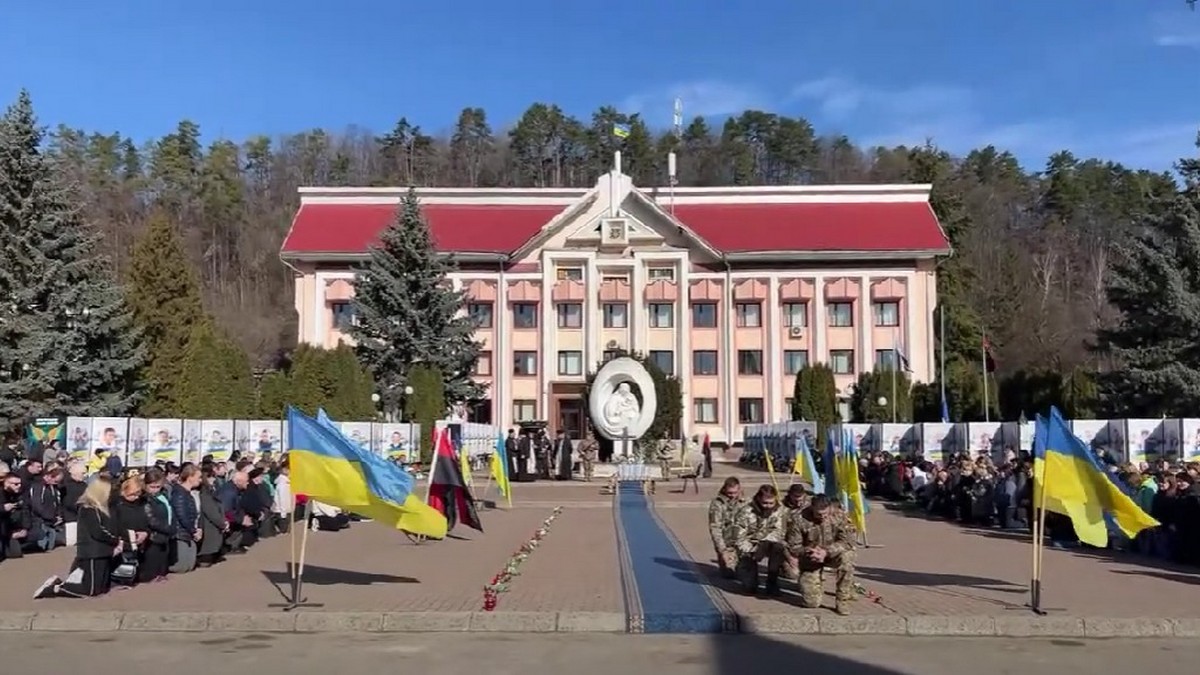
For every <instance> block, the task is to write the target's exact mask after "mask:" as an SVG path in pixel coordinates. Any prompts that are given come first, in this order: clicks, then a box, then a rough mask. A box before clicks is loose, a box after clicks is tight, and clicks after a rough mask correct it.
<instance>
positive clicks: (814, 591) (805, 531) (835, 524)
mask: <svg viewBox="0 0 1200 675" xmlns="http://www.w3.org/2000/svg"><path fill="white" fill-rule="evenodd" d="M854 537H855V531H854V527H853V526H851V525H850V522H849V521H848V520H847V519H846V517H845V516H844V515H842V512H841V510H840V509H835V508H834V506H833V504H832V503H831V501H830V499H829V497H827V496H825V495H816V496H814V497H813V498H812V502H811V503H809V505H808V508H806V509H803V510H801V511H796V512H793V513H792V516H791V518H789V519H788V522H787V537H786V541H787V550H788V552H789V553H791V554H792V555H794V556H796V558H797V559H798V562H799V566H800V580H799V584H798V585H799V587H800V604H801V606H803V607H812V608H815V607H820V606H821V598H822V596H823V595H824V594H825V589H824V587H823V585H822V579H821V572H822V571H823V570H826V569H831V570H834V571H835V572H836V573H837V589H836V591H835V593H836V597H837V604H836V605H835V607H834V611H836V612H837V613H838V614H843V615H844V614H848V613H849V602H850V600H851V599H852V598H853V595H854Z"/></svg>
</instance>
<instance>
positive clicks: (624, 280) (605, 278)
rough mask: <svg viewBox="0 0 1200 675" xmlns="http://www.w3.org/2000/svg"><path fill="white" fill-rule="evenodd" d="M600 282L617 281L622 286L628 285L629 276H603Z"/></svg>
mask: <svg viewBox="0 0 1200 675" xmlns="http://www.w3.org/2000/svg"><path fill="white" fill-rule="evenodd" d="M601 281H619V282H621V283H623V284H627V283H629V275H627V274H605V275H604V276H603V277H602V278H601Z"/></svg>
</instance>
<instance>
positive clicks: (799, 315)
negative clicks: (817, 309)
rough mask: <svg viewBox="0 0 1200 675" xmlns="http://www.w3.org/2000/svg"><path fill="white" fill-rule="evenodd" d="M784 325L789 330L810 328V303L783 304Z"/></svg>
mask: <svg viewBox="0 0 1200 675" xmlns="http://www.w3.org/2000/svg"><path fill="white" fill-rule="evenodd" d="M783 325H784V326H787V327H788V328H805V327H806V326H808V303H807V302H785V303H783Z"/></svg>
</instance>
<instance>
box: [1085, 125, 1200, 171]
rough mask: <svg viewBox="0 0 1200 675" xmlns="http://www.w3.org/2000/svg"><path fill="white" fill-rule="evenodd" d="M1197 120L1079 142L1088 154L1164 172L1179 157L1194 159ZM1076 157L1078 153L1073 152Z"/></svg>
mask: <svg viewBox="0 0 1200 675" xmlns="http://www.w3.org/2000/svg"><path fill="white" fill-rule="evenodd" d="M1197 132H1200V119H1197V120H1195V121H1193V122H1181V123H1169V124H1157V125H1150V126H1140V127H1133V128H1131V129H1126V130H1124V131H1122V132H1118V133H1116V134H1097V135H1095V136H1092V137H1085V138H1081V139H1080V141H1081V142H1080V146H1081V147H1082V148H1086V149H1089V150H1092V153H1091V154H1095V155H1097V156H1099V157H1105V158H1109V159H1112V160H1114V161H1117V162H1122V163H1124V164H1127V165H1129V166H1136V167H1146V168H1150V169H1155V170H1162V169H1168V168H1170V167H1171V165H1172V164H1173V163H1174V162H1175V161H1176V160H1178V159H1179V158H1181V157H1196V156H1198V152H1200V151H1197V149H1196V134H1197ZM1077 154H1080V153H1077Z"/></svg>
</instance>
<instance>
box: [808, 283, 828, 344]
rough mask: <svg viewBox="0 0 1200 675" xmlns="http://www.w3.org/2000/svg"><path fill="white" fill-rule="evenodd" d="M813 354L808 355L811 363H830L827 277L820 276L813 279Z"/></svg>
mask: <svg viewBox="0 0 1200 675" xmlns="http://www.w3.org/2000/svg"><path fill="white" fill-rule="evenodd" d="M813 289H814V290H813V316H812V320H813V326H812V335H813V343H812V344H813V353H812V354H809V355H808V361H809V363H824V364H828V363H829V354H828V353H827V352H828V347H827V343H826V341H825V331H826V330H827V329H828V327H829V321H828V320H827V319H826V318H825V277H824V275H820V274H818V275H817V276H816V277H815V278H814V279H813Z"/></svg>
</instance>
